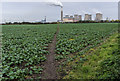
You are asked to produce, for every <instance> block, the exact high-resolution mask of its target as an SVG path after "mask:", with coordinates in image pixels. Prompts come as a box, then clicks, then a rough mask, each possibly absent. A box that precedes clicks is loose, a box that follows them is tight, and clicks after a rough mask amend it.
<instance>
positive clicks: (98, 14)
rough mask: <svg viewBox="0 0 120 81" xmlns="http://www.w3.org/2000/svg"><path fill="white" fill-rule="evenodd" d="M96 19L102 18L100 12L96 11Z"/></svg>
mask: <svg viewBox="0 0 120 81" xmlns="http://www.w3.org/2000/svg"><path fill="white" fill-rule="evenodd" d="M95 20H96V21H101V20H102V14H101V13H96V18H95Z"/></svg>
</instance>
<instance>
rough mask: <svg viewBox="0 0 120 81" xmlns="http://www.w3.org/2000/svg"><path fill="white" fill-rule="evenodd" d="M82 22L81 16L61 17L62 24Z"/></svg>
mask: <svg viewBox="0 0 120 81" xmlns="http://www.w3.org/2000/svg"><path fill="white" fill-rule="evenodd" d="M80 20H82V15H78V14H75V15H74V17H73V16H72V15H71V16H69V15H65V17H63V22H78V21H80Z"/></svg>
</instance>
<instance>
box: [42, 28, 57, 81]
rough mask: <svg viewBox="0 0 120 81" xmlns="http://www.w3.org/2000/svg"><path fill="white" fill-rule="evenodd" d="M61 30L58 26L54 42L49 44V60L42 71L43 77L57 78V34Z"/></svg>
mask: <svg viewBox="0 0 120 81" xmlns="http://www.w3.org/2000/svg"><path fill="white" fill-rule="evenodd" d="M58 32H59V27H58V28H57V32H56V33H55V35H54V38H53V40H52V43H50V44H49V47H48V51H49V55H47V60H46V62H45V64H44V71H43V73H42V77H41V78H42V79H57V71H56V63H55V62H56V61H55V48H56V42H57V38H56V37H57V34H58Z"/></svg>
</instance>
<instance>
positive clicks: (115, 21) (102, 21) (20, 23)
mask: <svg viewBox="0 0 120 81" xmlns="http://www.w3.org/2000/svg"><path fill="white" fill-rule="evenodd" d="M58 23H120V20H111V21H109V20H101V21H93V20H89V21H82V20H81V21H78V22H46V23H42V22H13V23H12V22H6V23H4V24H2V25H22V24H58Z"/></svg>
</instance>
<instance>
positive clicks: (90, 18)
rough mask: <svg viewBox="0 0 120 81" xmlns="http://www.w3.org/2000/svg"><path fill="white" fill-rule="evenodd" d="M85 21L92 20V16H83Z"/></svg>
mask: <svg viewBox="0 0 120 81" xmlns="http://www.w3.org/2000/svg"><path fill="white" fill-rule="evenodd" d="M84 20H85V21H88V20H92V15H91V14H85V18H84Z"/></svg>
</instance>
